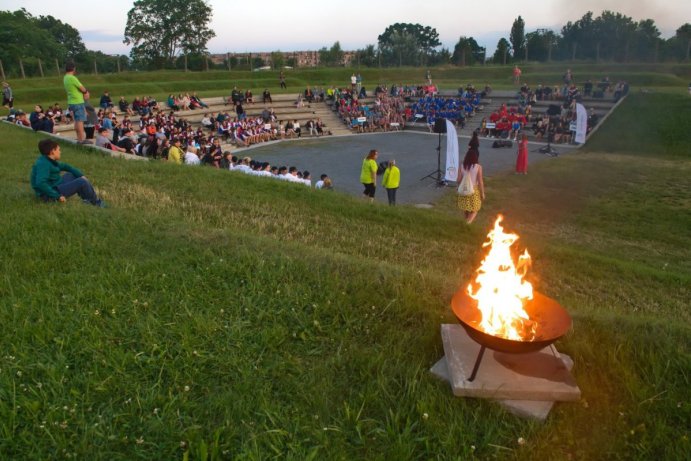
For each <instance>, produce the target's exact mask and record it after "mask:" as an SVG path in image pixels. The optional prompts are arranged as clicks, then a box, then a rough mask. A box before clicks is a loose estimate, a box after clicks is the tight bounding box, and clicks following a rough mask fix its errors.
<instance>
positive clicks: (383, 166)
mask: <svg viewBox="0 0 691 461" xmlns="http://www.w3.org/2000/svg"><path fill="white" fill-rule="evenodd" d="M388 166H389V162H379V167H377V176H381V175H383V174H384V172H385V171H386V168H387V167H388Z"/></svg>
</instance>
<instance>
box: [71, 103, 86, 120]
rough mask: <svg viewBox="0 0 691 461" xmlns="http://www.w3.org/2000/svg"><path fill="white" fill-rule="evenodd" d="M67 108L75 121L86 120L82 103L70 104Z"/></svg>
mask: <svg viewBox="0 0 691 461" xmlns="http://www.w3.org/2000/svg"><path fill="white" fill-rule="evenodd" d="M68 108H69V110H70V112H72V114H74V121H75V122H86V108H85V107H84V104H83V103H82V104H70V105H69V107H68Z"/></svg>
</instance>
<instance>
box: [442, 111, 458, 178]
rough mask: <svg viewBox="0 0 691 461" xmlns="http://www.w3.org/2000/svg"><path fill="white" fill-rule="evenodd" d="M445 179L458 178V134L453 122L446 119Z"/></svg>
mask: <svg viewBox="0 0 691 461" xmlns="http://www.w3.org/2000/svg"><path fill="white" fill-rule="evenodd" d="M444 171H445V173H444V180H445V181H456V180H458V135H457V134H456V127H455V126H453V123H451V122H450V121H448V120H447V121H446V169H445V170H444Z"/></svg>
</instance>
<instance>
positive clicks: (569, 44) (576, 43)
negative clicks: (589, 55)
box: [559, 11, 602, 60]
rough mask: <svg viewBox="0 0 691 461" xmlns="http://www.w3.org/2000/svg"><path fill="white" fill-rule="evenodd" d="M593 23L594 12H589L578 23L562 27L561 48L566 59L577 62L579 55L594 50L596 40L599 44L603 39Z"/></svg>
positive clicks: (569, 23) (570, 23)
mask: <svg viewBox="0 0 691 461" xmlns="http://www.w3.org/2000/svg"><path fill="white" fill-rule="evenodd" d="M593 22H594V20H593V12H592V11H588V12H587V13H586V14H584V15H583V17H581V19H579V20H578V21H576V22H571V21H569V22H567V23H566V25H565V26H564V27H562V29H561V37H562V38H561V40H560V41H559V46H560V51H561V55H562V57H563V58H564V59H571V60H575V59H576V57H578V53H582V54H583V53H584V50H588V51H590V50H592V49H594V47H593V41H594V39H597V40H598V42H599V41H600V40H601V38H602V37H600V36H599V34H598V33H597V32H596V30H595V27H594V24H593Z"/></svg>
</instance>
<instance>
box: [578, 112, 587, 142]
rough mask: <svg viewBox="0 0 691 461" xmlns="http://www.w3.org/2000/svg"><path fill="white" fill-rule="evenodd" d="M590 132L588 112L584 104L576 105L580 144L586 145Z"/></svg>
mask: <svg viewBox="0 0 691 461" xmlns="http://www.w3.org/2000/svg"><path fill="white" fill-rule="evenodd" d="M587 131H588V112H587V111H586V110H585V107H584V106H583V104H576V139H575V141H576V142H577V143H578V144H585V134H586V132H587Z"/></svg>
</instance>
